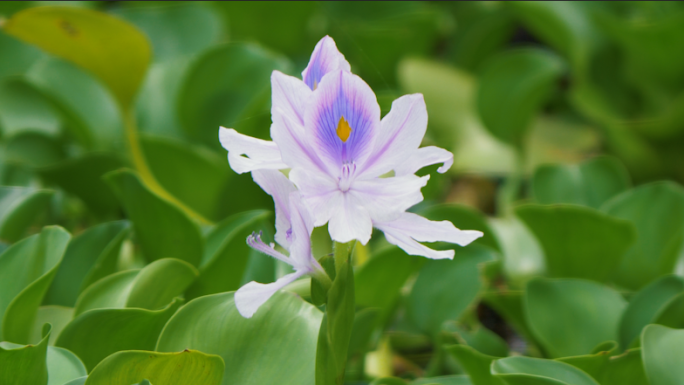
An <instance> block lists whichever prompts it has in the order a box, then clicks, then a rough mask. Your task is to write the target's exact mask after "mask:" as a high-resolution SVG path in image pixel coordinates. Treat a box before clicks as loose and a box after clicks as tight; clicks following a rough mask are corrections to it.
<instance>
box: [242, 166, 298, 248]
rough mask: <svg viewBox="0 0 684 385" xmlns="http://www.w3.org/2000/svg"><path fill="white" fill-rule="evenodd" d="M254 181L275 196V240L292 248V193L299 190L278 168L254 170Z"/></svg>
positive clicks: (283, 245) (285, 246)
mask: <svg viewBox="0 0 684 385" xmlns="http://www.w3.org/2000/svg"><path fill="white" fill-rule="evenodd" d="M252 178H253V179H254V181H255V182H256V183H257V184H258V185H259V186H261V188H262V189H263V190H264V191H266V193H267V194H268V195H270V196H272V197H273V202H274V204H275V214H276V225H275V227H276V235H275V240H276V242H278V244H280V246H282V247H284V248H285V249H289V248H290V243H291V242H292V240H291V232H292V231H291V228H292V226H291V225H290V201H289V199H290V193H292V192H294V191H297V188H296V187H295V185H294V184H292V182H290V180H289V179H287V177H286V176H285V175H283V173H282V172H280V171H277V170H255V171H252Z"/></svg>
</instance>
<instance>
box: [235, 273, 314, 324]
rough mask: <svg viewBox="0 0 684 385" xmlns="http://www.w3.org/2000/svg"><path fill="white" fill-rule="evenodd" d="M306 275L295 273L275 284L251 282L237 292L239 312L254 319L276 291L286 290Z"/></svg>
mask: <svg viewBox="0 0 684 385" xmlns="http://www.w3.org/2000/svg"><path fill="white" fill-rule="evenodd" d="M306 273H307V272H306V271H295V272H294V273H291V274H288V275H286V276H284V277H281V278H280V279H278V280H277V281H275V282H273V283H265V284H264V283H258V282H254V281H252V282H249V283H248V284H246V285H244V286H242V287H241V288H239V289H238V291H236V292H235V307H237V310H238V312H240V315H242V316H243V317H245V318H252V316H253V315H254V313H256V311H257V310H258V309H259V307H261V305H263V304H264V303H266V301H268V299H269V298H271V296H273V294H275V292H276V291H278V290H280V289H282V288H284V287H285V286H287V285H289V284H290V283H292V282H294V281H295V280H297V278H299V277H301V276H302V275H304V274H306Z"/></svg>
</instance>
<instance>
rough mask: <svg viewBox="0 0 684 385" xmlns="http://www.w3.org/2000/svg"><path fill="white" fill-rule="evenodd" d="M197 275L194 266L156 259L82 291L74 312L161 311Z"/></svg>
mask: <svg viewBox="0 0 684 385" xmlns="http://www.w3.org/2000/svg"><path fill="white" fill-rule="evenodd" d="M197 275H198V272H197V270H196V269H195V268H194V267H193V266H192V265H190V264H188V263H187V262H183V261H181V260H178V259H171V258H164V259H160V260H157V261H154V262H152V263H150V264H149V265H147V266H145V267H144V268H143V269H142V270H126V271H122V272H120V273H116V274H112V275H110V276H108V277H105V278H103V279H101V280H100V281H97V282H96V283H95V284H93V285H92V286H90V287H88V288H87V289H86V290H85V291H84V292H83V293H82V294H81V296H80V297H79V298H78V302H76V308H75V309H74V315H75V316H79V315H81V314H83V313H85V312H87V311H88V310H93V309H102V308H124V307H127V308H142V309H148V310H159V309H161V308H163V307H165V306H166V305H168V303H169V302H171V301H172V300H173V298H175V297H177V296H180V295H181V294H183V292H184V291H185V289H186V288H187V287H188V286H189V285H190V283H192V281H194V280H195V278H197Z"/></svg>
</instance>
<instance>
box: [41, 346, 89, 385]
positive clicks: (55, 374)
mask: <svg viewBox="0 0 684 385" xmlns="http://www.w3.org/2000/svg"><path fill="white" fill-rule="evenodd" d="M47 370H48V385H63V384H66V383H69V382H70V381H72V380H75V379H77V378H81V377H83V376H85V375H86V374H87V372H86V368H85V366H84V365H83V363H82V362H81V360H80V359H79V358H78V357H77V356H76V355H75V354H74V353H72V352H70V351H68V350H66V349H62V348H58V347H55V346H48V350H47Z"/></svg>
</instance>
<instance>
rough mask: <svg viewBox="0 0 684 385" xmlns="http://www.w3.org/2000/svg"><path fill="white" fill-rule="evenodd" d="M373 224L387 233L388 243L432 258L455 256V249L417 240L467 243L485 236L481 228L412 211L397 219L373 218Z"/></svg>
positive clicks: (410, 252)
mask: <svg viewBox="0 0 684 385" xmlns="http://www.w3.org/2000/svg"><path fill="white" fill-rule="evenodd" d="M373 225H374V226H375V227H376V228H378V229H379V230H381V231H382V232H383V233H385V238H387V241H388V242H389V243H391V244H394V245H397V246H399V247H400V248H402V249H403V250H404V251H406V252H407V253H408V254H411V255H421V256H423V257H427V258H431V259H445V258H448V259H452V258H453V257H454V251H453V250H441V251H437V250H433V249H431V248H429V247H427V246H424V245H422V244H420V243H418V242H449V243H455V244H457V245H461V246H465V245H467V244H469V243H470V242H472V241H474V240H476V239H478V238H480V237H481V236H482V232H481V231H476V230H459V229H457V228H456V226H454V224H453V223H451V222H449V221H440V222H436V221H430V220H427V219H425V218H423V217H421V216H420V215H417V214H413V213H403V214H402V215H401V216H400V217H399V218H397V219H396V220H394V221H391V222H374V223H373Z"/></svg>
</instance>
